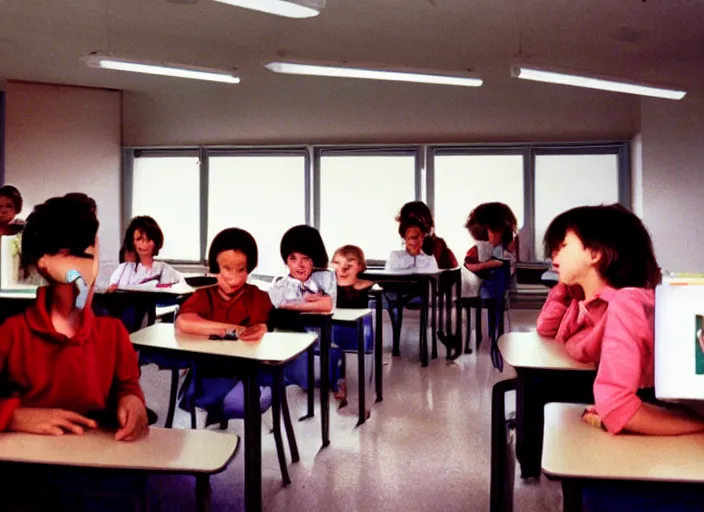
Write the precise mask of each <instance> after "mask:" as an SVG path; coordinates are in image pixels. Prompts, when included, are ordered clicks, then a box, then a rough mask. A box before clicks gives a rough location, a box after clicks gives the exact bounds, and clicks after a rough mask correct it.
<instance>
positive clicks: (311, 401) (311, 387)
mask: <svg viewBox="0 0 704 512" xmlns="http://www.w3.org/2000/svg"><path fill="white" fill-rule="evenodd" d="M320 343H321V345H322V343H323V342H322V340H321V341H320ZM307 363H308V392H307V397H308V412H307V413H306V415H305V416H301V417H300V418H298V421H303V420H307V419H308V418H312V417H314V416H315V344H313V345H311V346H310V348H309V349H308V360H307Z"/></svg>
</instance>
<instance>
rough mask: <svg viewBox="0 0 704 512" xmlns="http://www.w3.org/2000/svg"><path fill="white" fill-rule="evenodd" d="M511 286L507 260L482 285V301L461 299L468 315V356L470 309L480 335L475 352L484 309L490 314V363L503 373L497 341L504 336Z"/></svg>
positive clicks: (509, 268) (479, 342) (466, 350)
mask: <svg viewBox="0 0 704 512" xmlns="http://www.w3.org/2000/svg"><path fill="white" fill-rule="evenodd" d="M510 286H511V262H510V261H509V260H504V262H503V265H502V266H501V267H499V268H497V269H495V270H492V271H491V272H490V273H489V275H488V276H487V277H486V278H485V279H484V280H483V281H482V285H481V288H480V294H479V297H462V298H461V299H460V300H461V304H462V308H463V309H464V310H465V312H466V315H467V334H466V338H465V349H464V352H465V354H471V353H472V348H471V345H470V340H471V333H472V329H471V309H472V308H474V309H475V320H474V322H475V323H474V327H475V330H476V333H477V344H476V348H477V350H478V349H479V345H480V344H481V342H482V309H486V310H488V321H489V336H491V359H492V362H493V364H494V367H495V368H496V369H498V370H499V371H503V358H502V357H501V353H500V352H499V349H498V345H497V341H498V339H499V337H500V336H501V335H502V334H503V333H504V312H505V311H506V310H507V309H508V305H509V300H508V290H509V288H510Z"/></svg>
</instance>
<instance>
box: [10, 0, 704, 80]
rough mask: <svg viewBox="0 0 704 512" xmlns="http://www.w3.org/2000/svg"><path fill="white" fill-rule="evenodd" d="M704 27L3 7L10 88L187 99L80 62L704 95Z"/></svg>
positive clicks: (504, 15)
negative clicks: (410, 75) (92, 57)
mask: <svg viewBox="0 0 704 512" xmlns="http://www.w3.org/2000/svg"><path fill="white" fill-rule="evenodd" d="M703 27H704V0H582V1H580V2H577V1H570V0H561V1H556V0H327V7H326V8H325V10H324V11H323V12H322V14H321V15H320V16H318V17H316V18H310V19H305V20H293V19H285V18H278V17H275V16H271V15H267V14H263V13H257V12H253V11H247V10H244V9H240V8H235V7H231V6H228V5H225V4H221V3H217V2H214V1H213V0H198V1H197V2H196V3H195V4H191V5H179V4H174V3H171V2H169V1H167V0H0V80H7V79H13V80H27V81H41V82H52V83H67V84H76V85H88V86H102V87H110V88H116V89H125V90H134V91H149V92H154V91H158V90H160V89H161V88H181V89H183V88H187V87H189V85H188V84H187V83H186V82H188V81H186V80H178V79H169V78H159V77H151V76H146V75H142V76H140V75H136V74H129V73H123V72H115V71H105V70H95V69H90V68H87V67H85V66H83V65H82V64H80V63H79V60H78V59H79V57H80V56H81V55H86V54H88V53H90V52H93V51H99V52H106V53H112V54H113V55H115V56H121V57H128V58H134V59H141V60H157V61H159V60H163V61H170V62H176V63H183V64H190V65H200V66H207V67H216V68H232V67H238V68H239V70H240V74H241V76H242V79H243V80H253V81H257V80H268V81H272V80H276V79H277V78H278V77H277V75H275V74H273V73H270V72H268V71H266V70H265V69H263V68H262V66H261V63H263V62H266V61H267V60H269V59H273V58H277V56H278V57H281V56H284V57H291V58H299V59H312V60H326V61H329V60H333V61H341V60H346V61H358V62H373V63H380V64H389V65H394V66H410V67H419V68H431V69H432V68H435V69H444V70H463V69H472V70H474V71H475V72H476V73H478V74H479V75H482V76H483V77H484V78H485V80H486V81H485V86H487V87H488V86H490V85H491V83H492V81H494V80H496V81H499V80H501V81H506V80H510V77H509V66H510V65H511V64H512V63H515V62H517V61H519V60H522V61H524V62H531V63H536V64H543V65H551V66H559V67H570V68H575V69H582V70H587V71H592V72H594V73H601V74H611V75H615V76H621V77H624V78H629V79H633V80H647V81H654V82H660V83H672V84H675V85H683V86H685V87H697V86H699V87H701V84H702V83H704V28H703ZM519 54H522V59H519ZM321 80H323V79H321ZM289 83H290V82H289ZM219 87H223V86H222V85H220V86H219ZM224 87H227V86H224ZM282 93H285V91H282Z"/></svg>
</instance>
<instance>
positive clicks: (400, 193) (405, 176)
mask: <svg viewBox="0 0 704 512" xmlns="http://www.w3.org/2000/svg"><path fill="white" fill-rule="evenodd" d="M415 184H416V155H415V151H414V150H413V151H407V152H405V153H403V154H398V153H397V154H391V153H386V154H384V152H383V151H382V150H379V151H378V152H375V153H366V154H364V153H361V152H360V153H357V154H355V153H354V152H352V151H348V152H346V153H345V152H340V154H334V153H332V152H331V153H330V154H326V152H325V151H323V152H322V155H321V157H320V183H319V186H320V200H319V203H318V204H319V213H320V221H319V222H320V223H319V227H320V232H321V234H322V236H323V240H324V241H325V247H326V248H327V250H328V252H329V253H330V255H332V253H333V252H334V251H335V249H337V248H338V247H340V246H342V245H346V244H354V245H358V246H359V247H361V248H362V250H363V251H364V255H365V256H366V258H367V259H373V260H385V259H386V258H387V257H388V255H389V252H391V251H392V250H394V249H398V248H400V247H401V239H400V237H399V235H398V225H397V223H396V215H398V212H399V211H400V210H401V207H402V206H403V205H404V203H407V202H408V201H413V200H415V197H416V192H415V191H416V185H415Z"/></svg>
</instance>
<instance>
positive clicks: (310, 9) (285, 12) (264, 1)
mask: <svg viewBox="0 0 704 512" xmlns="http://www.w3.org/2000/svg"><path fill="white" fill-rule="evenodd" d="M215 1H216V2H221V3H223V4H229V5H234V6H235V7H242V8H243V9H251V10H253V11H260V12H266V13H268V14H275V15H276V16H283V17H284V18H312V17H313V16H317V15H318V14H320V11H322V10H323V9H324V8H325V0H215Z"/></svg>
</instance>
